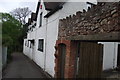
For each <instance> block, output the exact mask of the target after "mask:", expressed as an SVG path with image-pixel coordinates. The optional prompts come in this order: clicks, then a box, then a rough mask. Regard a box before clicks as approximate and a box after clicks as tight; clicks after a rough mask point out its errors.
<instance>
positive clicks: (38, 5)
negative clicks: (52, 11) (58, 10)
mask: <svg viewBox="0 0 120 80" xmlns="http://www.w3.org/2000/svg"><path fill="white" fill-rule="evenodd" d="M40 3H41V2H40V1H39V2H38V4H37V9H36V17H35V21H37V15H38V11H39V7H40Z"/></svg>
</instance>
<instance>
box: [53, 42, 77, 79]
mask: <svg viewBox="0 0 120 80" xmlns="http://www.w3.org/2000/svg"><path fill="white" fill-rule="evenodd" d="M59 44H65V45H66V56H65V74H64V78H74V74H75V66H74V65H75V56H76V50H75V49H76V45H75V44H74V43H73V42H72V41H70V40H57V42H56V46H55V49H56V52H55V78H60V74H59V73H60V68H59V66H58V65H59V57H60V56H59V55H60V54H59V52H58V48H59V47H58V45H59Z"/></svg>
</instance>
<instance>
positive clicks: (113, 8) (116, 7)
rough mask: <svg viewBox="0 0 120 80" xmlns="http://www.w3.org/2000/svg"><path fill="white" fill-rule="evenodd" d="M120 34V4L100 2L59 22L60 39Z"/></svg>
mask: <svg viewBox="0 0 120 80" xmlns="http://www.w3.org/2000/svg"><path fill="white" fill-rule="evenodd" d="M111 32H120V2H99V3H98V4H97V5H92V7H91V8H88V10H87V11H85V10H83V12H80V11H79V12H76V15H72V16H71V15H70V16H69V17H66V18H65V19H61V20H60V22H59V34H58V36H59V37H58V38H59V40H60V39H68V38H70V37H73V36H78V35H94V34H101V33H111Z"/></svg>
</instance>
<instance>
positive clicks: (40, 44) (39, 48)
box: [38, 39, 44, 52]
mask: <svg viewBox="0 0 120 80" xmlns="http://www.w3.org/2000/svg"><path fill="white" fill-rule="evenodd" d="M43 48H44V39H39V40H38V50H39V51H41V52H43Z"/></svg>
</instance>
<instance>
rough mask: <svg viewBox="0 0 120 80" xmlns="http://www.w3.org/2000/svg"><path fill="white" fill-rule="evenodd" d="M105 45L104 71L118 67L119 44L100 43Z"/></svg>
mask: <svg viewBox="0 0 120 80" xmlns="http://www.w3.org/2000/svg"><path fill="white" fill-rule="evenodd" d="M99 43H101V44H103V46H104V47H103V70H109V69H114V68H116V67H117V54H118V52H117V51H118V44H120V43H118V42H99Z"/></svg>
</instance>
